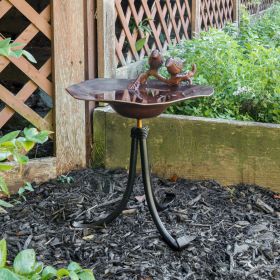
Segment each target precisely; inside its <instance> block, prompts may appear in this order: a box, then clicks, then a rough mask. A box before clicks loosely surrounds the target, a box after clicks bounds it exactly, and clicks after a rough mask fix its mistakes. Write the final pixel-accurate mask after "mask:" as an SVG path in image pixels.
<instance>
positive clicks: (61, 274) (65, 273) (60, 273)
mask: <svg viewBox="0 0 280 280" xmlns="http://www.w3.org/2000/svg"><path fill="white" fill-rule="evenodd" d="M69 275H70V272H69V271H68V270H67V269H66V268H61V269H59V270H58V271H57V273H56V276H57V277H58V279H60V278H62V277H65V276H66V277H67V276H69Z"/></svg>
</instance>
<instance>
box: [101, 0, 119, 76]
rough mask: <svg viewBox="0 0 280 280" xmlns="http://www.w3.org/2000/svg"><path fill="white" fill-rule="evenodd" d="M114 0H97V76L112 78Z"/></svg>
mask: <svg viewBox="0 0 280 280" xmlns="http://www.w3.org/2000/svg"><path fill="white" fill-rule="evenodd" d="M114 19H115V1H112V0H98V1H97V42H98V47H97V52H98V76H99V77H104V78H113V77H115V75H116V62H115V58H116V57H115V49H116V48H115V21H114Z"/></svg>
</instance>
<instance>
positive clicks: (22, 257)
mask: <svg viewBox="0 0 280 280" xmlns="http://www.w3.org/2000/svg"><path fill="white" fill-rule="evenodd" d="M6 263H7V243H6V241H5V240H4V239H3V240H1V241H0V279H2V280H54V279H57V280H59V279H66V278H67V279H69V278H70V279H71V280H94V279H95V278H94V276H93V273H92V271H91V270H89V269H83V268H82V267H81V266H80V265H79V264H78V263H75V262H71V263H70V264H69V265H68V267H67V268H60V269H55V268H54V267H52V266H44V264H43V263H41V262H37V261H36V253H35V251H34V250H33V249H27V250H23V251H21V252H19V253H18V255H17V256H16V257H15V259H14V262H13V265H12V266H8V265H7V264H6Z"/></svg>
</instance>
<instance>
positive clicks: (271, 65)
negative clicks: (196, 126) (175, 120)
mask: <svg viewBox="0 0 280 280" xmlns="http://www.w3.org/2000/svg"><path fill="white" fill-rule="evenodd" d="M166 56H175V57H178V58H181V59H183V60H185V62H186V64H185V69H184V70H186V71H187V70H188V69H190V67H191V65H192V64H193V63H195V64H197V68H198V71H197V75H196V77H195V79H194V84H202V85H211V86H213V87H214V89H215V94H214V95H213V96H212V97H210V98H199V99H195V100H191V101H186V102H183V103H181V104H178V105H175V106H172V107H170V108H169V109H168V111H167V112H168V113H172V114H183V115H192V116H203V117H212V118H224V119H236V120H247V121H257V122H266V123H280V4H275V5H274V6H273V7H272V8H270V9H269V10H268V11H267V12H266V13H265V14H264V15H263V16H262V17H260V18H257V19H252V18H249V15H248V14H247V12H245V10H244V11H243V13H242V19H241V24H240V28H239V30H238V28H237V27H235V26H233V25H228V26H226V27H225V28H224V30H217V29H211V30H210V31H208V32H201V34H200V36H199V38H196V39H193V40H187V41H184V42H182V43H181V44H179V45H177V46H175V47H171V48H170V50H169V51H168V53H167V54H166ZM162 71H163V72H162V74H166V72H165V70H164V69H163V70H162Z"/></svg>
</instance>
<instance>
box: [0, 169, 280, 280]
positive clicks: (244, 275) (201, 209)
mask: <svg viewBox="0 0 280 280" xmlns="http://www.w3.org/2000/svg"><path fill="white" fill-rule="evenodd" d="M126 178H127V173H126V172H125V171H122V170H115V171H108V170H104V169H96V170H91V169H88V170H82V171H76V172H73V173H71V174H69V175H68V177H60V178H59V179H58V180H52V181H49V182H47V183H44V184H42V185H41V186H40V187H36V188H35V191H34V193H30V194H28V195H26V201H24V200H23V199H20V200H22V202H21V203H19V204H18V205H16V206H15V207H14V208H11V209H10V210H8V213H6V214H0V224H1V228H0V237H1V238H6V239H7V241H8V245H9V257H10V258H11V259H12V257H13V256H15V255H16V253H17V252H18V251H19V250H21V249H23V248H34V249H35V250H36V252H37V255H38V256H39V259H40V260H42V261H43V262H45V263H49V264H55V265H57V266H62V265H65V264H66V263H68V262H69V260H70V259H71V260H74V261H77V262H79V263H80V264H82V265H83V266H85V267H89V268H93V269H94V273H95V276H96V279H129V280H131V279H146V280H150V279H180V280H181V279H223V280H225V279H279V277H280V271H279V267H280V255H279V252H280V242H279V240H280V234H279V232H280V213H279V212H280V200H279V196H276V194H274V193H273V192H271V191H268V190H265V189H262V188H259V187H257V186H245V185H239V186H234V187H231V188H225V187H223V186H221V185H219V184H218V183H217V182H215V181H189V180H184V179H178V178H176V177H173V178H172V180H165V179H159V178H157V177H153V183H154V185H155V186H156V187H157V188H156V190H157V193H158V194H161V193H162V192H164V191H172V192H175V193H176V195H177V200H176V202H174V205H172V207H171V209H168V210H166V211H164V212H162V213H161V214H160V215H161V217H162V219H163V221H164V222H165V223H166V224H167V225H168V228H169V230H171V231H172V233H173V234H174V235H176V234H177V235H182V234H186V235H189V237H190V243H189V246H188V247H187V249H185V250H184V251H182V252H173V251H172V250H171V249H169V248H168V247H167V245H166V244H165V243H164V242H163V241H162V240H160V238H159V234H158V232H157V230H156V228H155V225H154V224H153V222H152V220H151V217H150V214H149V212H148V209H147V206H146V203H145V200H144V196H143V189H142V182H141V178H140V177H138V178H137V180H136V185H137V186H136V190H135V192H134V194H133V196H132V199H131V201H130V203H129V211H125V212H124V213H123V215H122V216H120V217H119V218H118V219H117V220H116V221H115V222H113V223H112V224H111V225H109V226H107V227H106V228H96V229H92V230H89V229H75V228H73V227H72V225H71V224H72V223H73V222H74V221H76V222H79V221H83V222H89V221H91V220H92V219H93V218H94V217H95V216H96V215H99V214H104V211H107V210H110V209H112V208H113V203H114V202H115V201H116V200H117V199H118V198H119V197H120V193H121V191H122V190H123V188H124V186H125V184H126ZM17 199H18V198H17V197H16V196H14V197H13V198H12V199H11V200H12V201H13V203H15V200H17Z"/></svg>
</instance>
